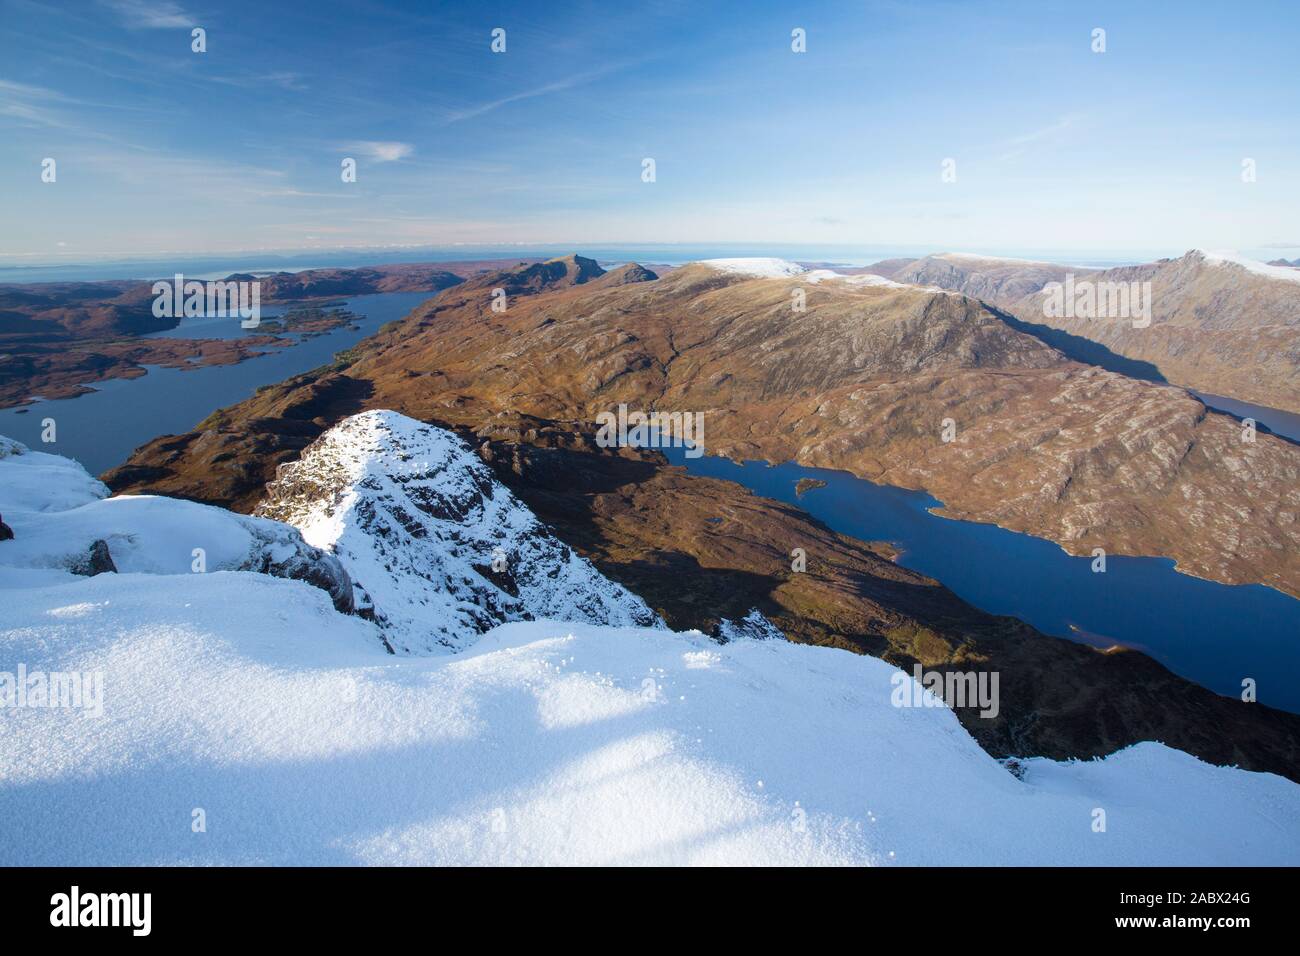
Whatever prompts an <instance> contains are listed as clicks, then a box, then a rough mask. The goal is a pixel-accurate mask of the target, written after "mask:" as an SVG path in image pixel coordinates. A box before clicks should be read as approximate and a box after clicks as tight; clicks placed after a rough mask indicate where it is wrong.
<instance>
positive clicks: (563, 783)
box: [0, 569, 1300, 865]
mask: <svg viewBox="0 0 1300 956" xmlns="http://www.w3.org/2000/svg"><path fill="white" fill-rule="evenodd" d="M6 573H8V571H7V569H6V570H0V575H3V574H6ZM10 593H11V594H12V595H13V596H14V601H13V602H12V603H11V605H10V606H9V608H8V610H7V612H6V615H5V621H4V630H3V631H2V632H0V669H10V670H12V668H13V666H14V663H15V662H17V661H24V662H26V664H27V667H28V669H29V670H33V669H39V668H43V669H46V670H56V669H59V670H78V671H85V672H100V673H103V674H104V687H105V695H104V713H103V715H102V716H101V717H98V718H92V717H88V716H83V715H82V714H80V713H77V712H74V711H68V710H58V709H49V708H31V707H28V708H9V709H6V710H4V711H0V720H3V721H4V722H5V730H4V733H5V739H6V746H5V747H4V748H0V864H4V865H13V864H52V865H61V864H82V865H85V864H91V865H150V864H160V863H166V864H287V863H296V864H351V863H366V864H540V863H550V864H687V863H689V864H780V865H790V864H875V865H894V864H939V863H946V864H998V863H1007V864H1010V863H1022V864H1033V863H1071V864H1083V865H1094V864H1095V865H1107V864H1136V863H1179V864H1193V863H1195V864H1226V863H1244V864H1266V863H1278V864H1294V863H1296V862H1297V861H1300V834H1298V833H1297V828H1296V825H1295V822H1294V821H1295V820H1296V819H1298V818H1300V788H1297V787H1296V786H1295V785H1293V784H1291V783H1289V782H1288V781H1285V780H1283V779H1281V778H1279V777H1276V776H1272V775H1267V774H1253V773H1245V772H1242V771H1238V770H1232V769H1224V768H1215V767H1211V766H1209V765H1206V764H1203V763H1200V762H1199V761H1197V760H1195V759H1194V758H1192V757H1189V756H1187V755H1185V754H1182V753H1178V752H1175V751H1172V750H1169V749H1167V748H1165V747H1163V746H1161V745H1158V744H1142V745H1139V746H1137V747H1133V748H1130V749H1129V750H1126V751H1123V752H1121V753H1119V754H1116V755H1114V756H1112V757H1110V758H1108V759H1107V760H1104V761H1094V762H1090V763H1074V764H1060V763H1054V762H1052V761H1047V760H1029V761H1025V762H1024V768H1025V770H1024V779H1023V780H1019V779H1017V778H1016V777H1014V776H1012V774H1011V773H1009V772H1008V771H1007V770H1006V769H1005V768H1004V767H1003V766H1001V765H1000V764H999V763H998V762H997V761H995V760H993V759H992V758H991V757H989V756H988V755H987V754H985V753H984V752H983V751H981V750H980V749H979V747H978V746H977V745H976V744H975V742H974V741H973V740H972V739H971V737H970V736H969V735H968V734H967V733H966V732H965V731H964V730H963V729H962V728H961V726H960V725H959V724H958V722H957V720H956V718H955V717H954V716H953V714H952V713H951V711H949V710H947V709H946V708H943V707H937V708H913V709H907V708H897V707H894V706H892V705H891V703H890V700H891V691H892V686H891V677H892V676H893V675H894V674H895V673H896V671H895V669H894V668H893V667H891V666H890V665H888V664H886V663H884V662H882V661H879V660H876V659H873V658H867V657H859V656H855V655H852V654H849V653H846V652H843V651H839V650H834V649H828V648H813V647H805V646H801V645H795V644H790V643H787V642H784V641H751V640H738V641H735V642H733V643H730V644H717V643H715V642H713V641H710V640H708V639H707V638H705V637H704V636H702V635H699V634H696V633H689V634H674V633H671V632H668V631H664V630H649V629H631V628H604V627H598V626H592V625H575V624H570V623H557V622H522V623H513V624H506V625H503V626H501V627H498V628H496V629H494V630H492V631H490V632H489V633H487V634H486V635H484V636H483V637H482V638H481V639H480V640H479V641H478V643H477V644H476V645H475V646H474V647H473V648H471V649H470V650H468V651H466V652H464V653H462V654H460V655H455V656H442V657H425V658H415V657H397V658H394V657H391V656H388V655H386V654H384V653H383V652H382V650H380V649H379V648H378V646H377V645H376V644H375V642H374V641H373V639H372V638H371V637H370V635H369V633H368V630H369V629H370V628H372V627H373V625H371V624H368V623H366V622H363V621H360V620H358V619H357V618H353V617H347V616H344V615H340V614H337V613H336V612H335V611H334V610H333V608H332V606H331V605H330V603H329V600H328V598H327V596H326V595H325V594H324V593H323V592H320V591H318V590H316V589H313V588H310V587H307V586H304V585H302V584H300V583H298V582H292V581H284V580H279V579H274V578H269V577H266V576H264V575H257V574H252V573H248V572H220V573H213V574H206V575H176V576H168V577H148V576H144V575H121V576H118V575H100V576H98V577H95V578H90V579H86V580H82V581H77V582H75V583H67V584H60V585H55V586H52V587H45V588H34V589H28V590H24V591H15V592H10ZM760 781H761V782H762V783H761V785H760ZM1096 807H1100V808H1103V809H1104V810H1105V811H1106V814H1107V831H1106V832H1105V833H1094V832H1092V819H1093V809H1094V808H1096ZM196 808H198V809H201V810H202V811H203V814H204V823H205V827H206V830H205V832H199V833H195V832H192V827H191V821H192V820H193V819H194V810H195V809H196ZM891 853H892V854H893V856H892V857H891V856H890V854H891Z"/></svg>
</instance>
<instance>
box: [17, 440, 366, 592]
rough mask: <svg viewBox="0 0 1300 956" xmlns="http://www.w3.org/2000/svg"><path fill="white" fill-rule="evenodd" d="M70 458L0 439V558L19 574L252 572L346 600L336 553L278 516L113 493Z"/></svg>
mask: <svg viewBox="0 0 1300 956" xmlns="http://www.w3.org/2000/svg"><path fill="white" fill-rule="evenodd" d="M107 496H108V489H107V488H106V487H105V486H104V485H103V484H102V483H101V482H99V481H96V480H95V479H94V478H91V477H90V475H88V474H87V473H86V470H85V469H84V468H82V467H81V465H80V464H78V463H77V462H75V461H72V460H71V459H68V458H63V457H60V456H58V455H47V454H44V453H41V452H33V451H30V450H29V449H27V448H26V446H24V445H22V444H21V443H19V442H15V441H12V440H10V439H7V438H0V515H3V516H4V521H5V524H7V525H9V527H10V528H11V529H12V530H13V532H14V538H13V540H12V541H6V542H4V547H3V548H0V565H7V566H9V567H11V568H15V569H18V570H19V571H20V572H21V574H22V576H23V579H24V581H26V582H35V581H38V580H40V581H57V580H66V579H67V578H68V577H69V576H71V575H75V574H80V575H89V574H97V573H102V572H105V571H116V572H119V573H122V574H189V573H196V572H203V573H206V572H210V571H258V572H261V573H264V574H270V575H274V576H276V577H285V578H293V579H295V580H299V581H306V582H308V583H309V584H312V585H314V586H316V587H319V588H322V589H324V590H325V591H327V592H328V593H329V595H330V597H331V599H332V600H333V601H334V603H335V606H336V607H337V608H338V609H339V610H341V611H351V610H352V609H353V606H354V605H353V594H352V583H351V581H350V580H349V578H348V575H347V572H345V571H344V570H343V566H342V565H341V564H340V563H339V561H338V559H337V558H335V557H333V556H332V555H330V554H327V553H325V552H324V551H322V550H320V549H319V548H313V547H311V546H310V545H308V544H307V543H306V542H305V541H303V539H302V536H301V535H300V534H299V533H298V532H297V530H295V529H294V528H291V527H289V526H287V525H284V524H280V523H279V522H276V521H267V520H264V519H261V518H250V517H246V516H244V515H237V514H232V513H231V512H229V511H226V510H224V509H222V508H214V507H211V506H209V505H201V504H196V503H194V502H190V501H180V500H178V499H174V498H162V497H158V496H155V495H122V496H119V497H116V498H109V497H107Z"/></svg>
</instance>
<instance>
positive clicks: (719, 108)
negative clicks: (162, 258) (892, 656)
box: [0, 0, 1300, 264]
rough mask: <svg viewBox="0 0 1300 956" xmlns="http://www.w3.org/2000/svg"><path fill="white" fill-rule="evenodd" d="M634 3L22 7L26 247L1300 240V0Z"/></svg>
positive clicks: (11, 121)
mask: <svg viewBox="0 0 1300 956" xmlns="http://www.w3.org/2000/svg"><path fill="white" fill-rule="evenodd" d="M631 6H632V5H626V8H624V5H616V4H609V3H603V4H587V3H558V2H557V3H537V2H531V3H522V4H509V3H491V4H470V3H455V4H452V3H447V4H435V3H432V2H428V0H424V2H418V3H415V2H412V3H405V2H396V0H391V2H380V0H353V2H348V3H342V4H337V5H335V4H330V3H324V2H313V3H303V4H296V3H283V2H275V3H247V4H246V3H239V2H222V3H211V2H208V0H174V2H169V0H104V2H93V0H88V2H79V3H78V2H73V3H66V4H60V5H58V6H57V7H50V6H47V5H45V4H38V3H33V2H29V0H0V226H2V227H3V228H0V257H3V259H0V261H4V262H9V263H15V264H16V263H19V262H33V261H45V260H58V259H60V258H67V257H73V258H90V257H97V256H109V255H117V256H121V255H155V254H164V255H166V254H172V253H197V252H227V251H236V250H249V251H257V250H273V249H274V250H288V249H293V250H303V249H317V248H319V249H333V248H339V247H359V246H446V245H449V244H453V243H470V244H483V243H517V244H522V245H528V244H538V243H563V244H568V245H571V246H572V247H573V248H575V249H581V248H582V247H583V246H584V245H592V244H611V243H640V244H644V243H652V242H690V243H700V242H704V243H709V242H716V243H727V242H771V243H779V244H782V245H788V244H792V243H810V244H821V245H825V244H840V243H843V244H848V245H861V244H873V245H889V244H897V245H907V246H926V247H933V248H934V249H936V250H939V249H967V250H979V251H999V250H1001V251H1006V250H1009V249H1019V250H1033V249H1053V250H1067V249H1079V250H1094V251H1095V250H1114V251H1116V252H1122V251H1123V250H1130V249H1144V250H1166V251H1168V252H1170V253H1174V254H1176V253H1179V252H1181V251H1183V250H1185V249H1188V248H1191V247H1193V246H1201V247H1208V248H1241V249H1262V248H1263V249H1267V248H1277V249H1278V250H1279V252H1283V251H1289V250H1294V247H1297V246H1300V198H1298V197H1300V124H1298V123H1297V118H1298V114H1300V96H1298V95H1297V92H1298V90H1297V83H1296V79H1297V70H1296V67H1295V63H1296V50H1297V49H1300V11H1298V10H1297V7H1296V5H1295V4H1294V3H1277V4H1269V3H1260V4H1252V5H1248V6H1244V5H1238V6H1232V5H1225V4H1211V3H1188V2H1182V3H1140V4H1138V3H1131V2H1127V3H1114V4H1110V3H1086V4H1084V3H1072V4H1064V3H1063V4H1055V3H1049V2H1041V0H1040V2H1027V3H983V4H976V3H944V2H916V3H903V2H879V3H873V2H859V3H828V4H816V3H814V4H790V3H764V2H761V0H755V2H747V3H734V4H703V3H699V2H682V3H675V2H673V3H647V4H637V5H635V6H636V7H637V9H635V10H633V9H631ZM193 26H201V27H203V28H204V29H205V30H206V31H207V46H208V50H207V52H206V53H203V54H196V53H193V52H191V50H190V30H191V28H192V27H193ZM495 27H502V28H504V29H505V30H506V52H505V53H504V54H494V53H492V52H491V50H490V42H491V31H492V30H493V28H495ZM796 27H801V28H803V29H804V30H806V31H807V52H806V53H803V54H795V53H793V52H792V51H791V49H790V45H791V37H790V34H791V30H792V29H794V28H796ZM1097 27H1101V28H1104V29H1105V30H1106V52H1105V53H1101V54H1098V53H1094V52H1092V49H1091V44H1092V37H1091V34H1092V31H1093V29H1094V28H1097ZM347 156H351V157H354V158H355V159H356V160H357V162H358V181H357V182H356V183H343V182H342V181H341V178H340V161H341V160H342V158H343V157H347ZM45 157H53V158H55V160H56V161H57V164H58V165H57V176H58V178H57V182H55V183H53V184H46V183H42V182H41V180H40V174H41V161H42V159H44V158H45ZM645 157H652V158H654V160H655V162H656V173H657V179H656V181H655V182H654V183H644V182H642V180H641V168H642V160H643V158H645ZM946 158H952V159H954V160H955V161H956V172H957V178H956V182H951V183H944V182H942V181H941V176H940V172H941V163H942V161H943V160H944V159H946ZM1244 158H1251V159H1254V160H1255V162H1256V169H1257V181H1256V182H1254V183H1250V184H1246V183H1243V182H1242V181H1241V164H1242V160H1243V159H1244ZM1291 254H1294V251H1292V252H1291Z"/></svg>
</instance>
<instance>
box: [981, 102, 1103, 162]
mask: <svg viewBox="0 0 1300 956" xmlns="http://www.w3.org/2000/svg"><path fill="white" fill-rule="evenodd" d="M1082 118H1083V117H1082V116H1081V115H1080V114H1078V113H1067V114H1066V115H1065V116H1062V117H1060V118H1059V119H1057V120H1056V121H1055V122H1053V123H1049V124H1047V125H1046V126H1041V127H1039V128H1038V129H1035V130H1030V131H1029V132H1028V133H1021V134H1020V135H1019V136H1012V137H1011V138H1010V139H1006V140H1003V141H1002V143H1001V144H999V147H998V148H1000V149H1002V150H1003V152H1002V155H1001V156H1000V157H999V158H1000V159H1004V160H1005V159H1015V158H1016V157H1017V156H1019V155H1021V154H1022V153H1024V152H1025V150H1026V149H1028V148H1029V147H1030V146H1033V145H1035V144H1037V143H1045V142H1052V141H1054V140H1057V139H1059V138H1060V136H1061V134H1063V133H1064V132H1065V131H1066V130H1069V129H1070V128H1072V127H1073V126H1074V125H1075V124H1076V123H1078V121H1079V120H1080V119H1082Z"/></svg>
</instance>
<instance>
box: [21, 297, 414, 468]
mask: <svg viewBox="0 0 1300 956" xmlns="http://www.w3.org/2000/svg"><path fill="white" fill-rule="evenodd" d="M428 298H431V295H430V293H427V292H388V293H381V294H377V295H362V296H356V297H354V298H351V299H345V300H341V302H342V304H343V307H344V308H346V309H348V310H349V311H351V312H353V313H355V314H356V315H357V316H358V321H357V323H356V325H357V326H358V327H357V328H355V329H353V328H340V329H335V330H333V331H331V332H326V333H324V334H322V335H316V336H309V337H305V338H299V337H297V336H289V337H290V338H294V339H295V340H296V341H297V344H295V345H293V346H289V347H284V348H273V349H271V350H269V351H267V352H266V353H265V354H262V355H259V356H257V357H256V358H251V359H248V360H247V361H245V362H240V363H239V364H237V365H213V366H208V367H206V368H190V369H173V368H158V367H151V368H150V369H149V374H148V375H144V376H142V377H140V378H135V379H111V380H109V381H106V382H97V383H94V384H93V385H92V387H93V388H94V389H95V391H94V392H93V393H91V394H88V395H82V396H79V397H78V398H68V399H60V400H58V401H41V402H36V403H34V404H31V405H27V406H25V410H24V409H21V408H6V409H3V410H0V435H7V436H9V437H10V438H16V439H18V440H19V441H20V442H22V443H23V444H25V445H28V446H30V447H31V448H35V449H38V450H40V451H48V452H51V453H53V454H57V455H67V456H68V457H69V458H75V459H77V460H78V461H79V462H81V463H82V464H83V465H85V467H86V470H87V471H89V472H90V473H91V474H92V475H97V474H100V473H101V472H103V471H106V470H107V469H109V468H112V467H114V466H116V465H120V464H121V463H122V462H124V461H125V460H126V459H127V457H129V456H130V454H131V452H132V451H134V450H135V449H136V448H138V447H139V446H140V445H143V444H144V443H145V442H147V441H149V440H151V439H153V438H157V437H158V436H159V435H168V434H178V433H180V432H185V431H189V429H190V428H192V427H193V426H194V425H196V424H197V423H199V422H201V421H202V420H203V419H205V418H207V416H208V415H209V414H211V413H212V412H214V411H215V410H216V409H218V408H221V407H223V406H225V405H230V404H232V403H234V402H238V401H242V400H243V399H245V398H247V397H248V396H250V395H252V394H253V392H254V391H255V390H256V389H257V388H258V386H260V385H269V384H271V383H274V382H279V381H281V380H283V379H286V378H288V377H290V376H291V375H297V374H299V373H300V372H306V371H308V370H310V369H313V368H316V367H318V366H320V365H324V364H325V363H327V362H329V361H330V359H331V358H333V356H334V353H335V352H340V351H342V350H343V349H346V348H349V347H351V346H353V345H355V344H356V343H357V342H359V341H361V339H363V338H365V337H366V336H368V335H371V334H373V333H374V331H375V330H376V329H378V328H379V326H381V325H383V324H384V323H385V322H389V321H391V320H393V319H400V318H401V317H402V316H404V315H406V313H408V312H410V311H411V310H412V309H413V308H415V307H416V306H417V305H419V304H420V303H421V302H423V301H425V300H426V299H428ZM262 317H263V318H271V317H272V311H271V310H269V309H268V310H266V311H264V312H263V313H262ZM263 331H264V330H261V329H250V330H248V331H247V332H245V331H243V330H241V329H240V327H239V320H238V319H237V318H210V319H186V320H184V321H182V322H181V325H180V328H179V329H177V330H175V331H173V332H169V333H167V334H169V335H172V336H179V337H182V338H184V337H191V338H192V337H198V338H226V337H233V336H236V335H256V334H261V333H262V332H263ZM45 418H53V419H54V421H55V424H56V435H57V437H58V441H56V442H54V443H52V444H43V443H42V442H41V421H42V420H43V419H45Z"/></svg>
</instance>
